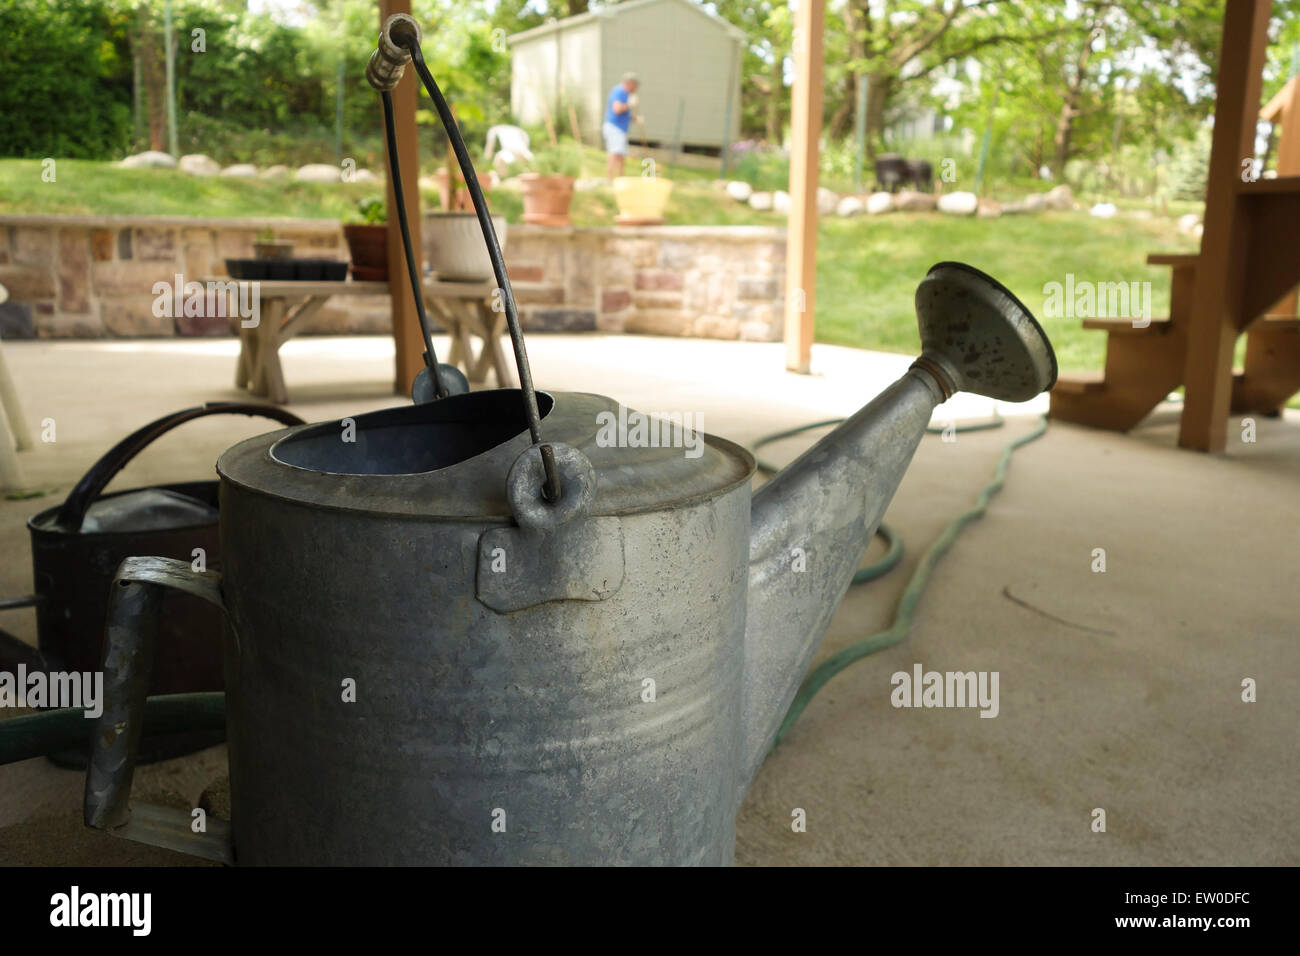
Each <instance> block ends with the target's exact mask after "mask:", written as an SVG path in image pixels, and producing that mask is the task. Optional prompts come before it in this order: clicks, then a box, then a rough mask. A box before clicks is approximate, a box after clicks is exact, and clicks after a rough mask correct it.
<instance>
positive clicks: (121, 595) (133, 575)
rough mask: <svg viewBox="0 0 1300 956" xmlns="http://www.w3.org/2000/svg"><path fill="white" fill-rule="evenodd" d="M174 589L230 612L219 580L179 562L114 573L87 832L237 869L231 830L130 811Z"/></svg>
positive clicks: (156, 561)
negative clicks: (166, 598) (163, 617)
mask: <svg viewBox="0 0 1300 956" xmlns="http://www.w3.org/2000/svg"><path fill="white" fill-rule="evenodd" d="M164 587H169V588H175V589H176V590H178V591H184V592H186V593H187V594H192V595H194V596H195V597H199V598H202V599H203V600H205V601H207V602H208V603H210V604H214V605H216V606H217V607H219V608H221V609H222V610H223V611H224V610H225V604H224V603H223V602H222V599H221V575H220V574H218V573H217V572H215V571H195V570H193V569H192V568H191V566H190V564H189V562H186V561H177V560H176V559H174V558H144V557H142V558H127V559H126V560H125V561H123V562H122V564H121V566H120V567H119V568H118V569H117V575H116V577H114V579H113V584H112V588H113V590H112V593H111V594H110V595H109V600H108V618H107V622H106V625H105V632H104V709H103V712H102V713H101V714H100V716H99V719H98V721H97V723H96V725H95V733H94V735H93V737H92V740H91V750H90V762H89V766H88V767H87V768H86V794H85V803H84V811H85V821H86V826H88V827H94V828H95V829H97V830H105V831H107V832H109V833H111V834H113V835H114V836H120V837H125V838H126V839H128V840H135V841H136V842H137V843H147V844H149V845H151V846H160V847H165V848H166V849H169V850H176V851H177V852H180V853H188V854H189V855H191V856H197V857H202V858H203V859H207V860H213V861H215V862H218V863H227V864H230V863H233V862H234V849H233V845H232V843H231V831H230V824H229V823H227V822H226V821H224V820H216V819H205V821H204V825H205V832H202V833H195V832H194V829H193V823H194V818H193V816H192V815H191V814H190V813H189V812H187V811H185V810H178V809H175V808H172V807H158V806H153V805H151V804H147V803H137V804H135V805H134V806H132V805H131V803H130V797H131V780H132V778H133V777H134V775H135V758H136V751H137V749H138V748H139V745H140V731H141V728H142V727H143V725H144V704H145V696H146V694H147V693H148V689H149V677H150V674H151V673H152V671H153V659H154V645H155V643H156V642H157V638H158V617H159V613H160V611H161V608H162V598H163V588H164Z"/></svg>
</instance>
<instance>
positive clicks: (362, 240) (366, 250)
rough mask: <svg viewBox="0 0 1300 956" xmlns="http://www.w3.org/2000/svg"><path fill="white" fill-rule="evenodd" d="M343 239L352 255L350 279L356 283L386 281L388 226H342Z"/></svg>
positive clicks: (382, 224) (381, 224)
mask: <svg viewBox="0 0 1300 956" xmlns="http://www.w3.org/2000/svg"><path fill="white" fill-rule="evenodd" d="M343 238H344V239H346V240H347V242H348V252H350V253H351V254H352V277H353V278H354V279H356V280H357V281H358V282H387V281H388V226H387V225H386V224H384V223H380V224H378V225H373V226H363V225H354V226H344V227H343Z"/></svg>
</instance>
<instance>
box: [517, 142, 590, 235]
mask: <svg viewBox="0 0 1300 956" xmlns="http://www.w3.org/2000/svg"><path fill="white" fill-rule="evenodd" d="M581 165H582V160H581V157H580V156H579V154H578V151H577V149H576V147H575V148H565V147H561V146H552V147H548V148H545V149H539V150H538V151H537V152H536V153H534V154H533V158H532V160H531V161H530V162H529V163H528V171H527V172H525V173H521V174H520V176H519V185H520V187H521V188H522V189H523V196H524V222H526V223H530V224H532V225H536V226H570V225H572V224H573V220H571V219H570V218H569V204H570V203H572V202H573V183H574V180H575V179H577V176H578V172H579V170H580V167H581Z"/></svg>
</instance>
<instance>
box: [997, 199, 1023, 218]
mask: <svg viewBox="0 0 1300 956" xmlns="http://www.w3.org/2000/svg"><path fill="white" fill-rule="evenodd" d="M1026 212H1029V205H1028V203H1026V202H1025V201H1024V200H1023V199H1017V200H1016V201H1015V202H1004V203H1003V204H1002V215H1004V216H1018V215H1020V214H1021V213H1026Z"/></svg>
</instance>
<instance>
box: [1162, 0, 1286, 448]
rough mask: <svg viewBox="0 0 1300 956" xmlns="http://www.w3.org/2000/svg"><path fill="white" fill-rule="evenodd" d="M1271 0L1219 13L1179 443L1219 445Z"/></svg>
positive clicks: (1242, 2)
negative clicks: (1242, 199) (1242, 191)
mask: <svg viewBox="0 0 1300 956" xmlns="http://www.w3.org/2000/svg"><path fill="white" fill-rule="evenodd" d="M1272 7H1273V4H1272V0H1233V2H1230V3H1228V4H1227V5H1226V7H1225V10H1224V16H1223V40H1222V43H1221V45H1220V47H1219V76H1218V84H1217V85H1218V91H1217V92H1218V95H1217V100H1216V106H1215V116H1214V139H1213V143H1212V145H1211V148H1210V168H1209V171H1208V174H1207V176H1206V189H1205V232H1204V235H1203V237H1202V239H1201V255H1200V259H1199V260H1198V262H1197V266H1196V293H1195V296H1194V297H1193V300H1192V310H1191V321H1190V323H1189V328H1188V333H1189V338H1188V347H1187V367H1186V368H1187V371H1186V374H1185V375H1184V384H1185V386H1186V393H1187V397H1186V401H1185V403H1184V405H1183V415H1182V421H1181V423H1180V426H1179V431H1178V444H1180V445H1181V446H1183V447H1184V448H1194V449H1196V450H1198V451H1222V450H1223V448H1224V443H1225V441H1226V439H1227V427H1228V407H1229V403H1230V401H1231V399H1232V352H1233V346H1234V345H1235V343H1236V341H1237V334H1238V331H1239V327H1240V325H1241V323H1242V322H1243V321H1244V318H1245V317H1243V316H1241V315H1239V314H1238V313H1239V312H1240V311H1241V303H1242V292H1243V280H1244V277H1245V272H1246V254H1247V250H1248V238H1249V236H1248V229H1249V226H1248V223H1247V222H1246V221H1245V217H1244V216H1242V215H1241V214H1240V211H1239V209H1238V202H1239V198H1238V195H1237V193H1238V186H1239V184H1240V183H1241V171H1242V161H1243V160H1244V159H1247V158H1250V157H1253V156H1254V155H1255V119H1256V117H1257V116H1258V115H1259V105H1260V104H1259V96H1260V89H1261V86H1262V78H1261V70H1262V69H1263V65H1264V53H1265V47H1266V46H1267V43H1268V19H1269V14H1270V12H1271V10H1272Z"/></svg>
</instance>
